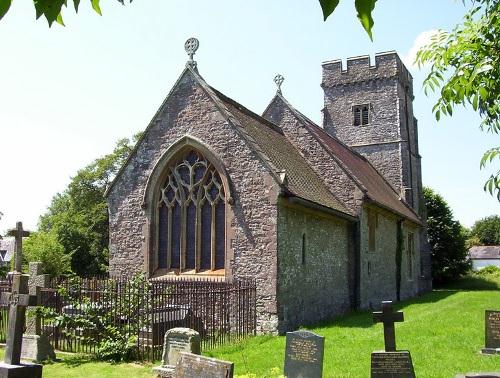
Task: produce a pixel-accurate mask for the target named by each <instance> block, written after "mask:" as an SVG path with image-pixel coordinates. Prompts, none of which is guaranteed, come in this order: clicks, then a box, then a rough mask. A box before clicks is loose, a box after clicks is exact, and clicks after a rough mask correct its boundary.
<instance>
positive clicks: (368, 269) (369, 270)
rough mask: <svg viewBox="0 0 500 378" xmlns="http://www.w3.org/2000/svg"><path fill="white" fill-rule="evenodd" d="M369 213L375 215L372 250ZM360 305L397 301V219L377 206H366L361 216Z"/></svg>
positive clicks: (365, 306) (372, 305)
mask: <svg viewBox="0 0 500 378" xmlns="http://www.w3.org/2000/svg"><path fill="white" fill-rule="evenodd" d="M369 212H373V214H376V215H375V217H376V228H375V229H376V231H375V249H374V250H373V251H371V250H369V245H368V244H369V241H368V239H369V227H368V218H369ZM360 224H361V225H360V228H361V240H360V249H361V251H360V302H361V303H360V306H361V308H372V307H378V306H380V302H381V301H389V300H393V301H395V300H396V248H397V219H396V218H395V217H392V216H390V215H389V214H388V213H385V212H380V211H378V209H377V208H376V207H364V208H363V212H362V213H361V217H360Z"/></svg>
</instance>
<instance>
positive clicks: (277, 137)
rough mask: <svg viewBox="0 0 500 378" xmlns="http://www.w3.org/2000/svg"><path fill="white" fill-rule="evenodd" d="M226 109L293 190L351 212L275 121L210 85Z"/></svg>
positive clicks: (286, 185) (309, 199)
mask: <svg viewBox="0 0 500 378" xmlns="http://www.w3.org/2000/svg"><path fill="white" fill-rule="evenodd" d="M210 90H211V91H213V93H214V94H215V96H217V98H218V99H219V100H220V101H221V102H222V103H223V105H224V106H225V108H226V109H227V111H228V112H229V113H230V114H231V115H232V116H233V117H234V118H235V119H236V120H237V121H238V124H239V126H241V127H242V128H243V130H244V135H247V136H249V137H250V138H251V139H252V141H253V142H255V144H256V147H257V149H258V150H259V152H260V153H262V154H263V155H265V157H266V158H267V159H269V161H270V162H271V164H272V166H273V167H275V169H277V172H276V174H279V173H280V172H281V171H285V172H286V178H287V179H286V181H285V182H282V185H284V186H285V187H286V188H287V189H288V191H289V192H290V194H293V195H295V196H297V197H300V198H303V199H305V200H308V201H311V202H315V203H317V204H320V205H323V206H326V207H329V208H331V209H333V210H337V211H339V212H342V213H344V214H348V215H351V214H350V213H349V211H348V210H347V208H346V207H345V206H344V205H343V204H342V203H341V202H340V201H339V200H338V199H337V198H335V196H334V195H333V194H332V193H331V192H330V190H329V189H328V188H327V187H326V185H325V184H324V183H323V180H322V179H321V178H320V177H319V176H318V175H317V174H316V172H314V170H313V169H312V168H311V167H310V165H309V164H308V163H307V161H306V160H305V159H304V158H303V157H302V155H300V153H299V151H298V150H297V149H296V148H295V147H294V146H293V145H292V144H291V143H290V141H289V140H288V139H287V138H286V136H285V135H284V133H283V131H282V130H281V129H280V128H279V127H278V126H276V125H275V124H273V123H271V122H269V121H267V120H266V119H264V118H263V117H261V116H259V115H258V114H256V113H253V112H252V111H250V110H248V109H247V108H245V107H244V106H242V105H241V104H239V103H237V102H236V101H234V100H232V99H230V98H229V97H227V96H225V95H224V94H222V93H221V92H219V91H217V90H216V89H214V88H212V87H210Z"/></svg>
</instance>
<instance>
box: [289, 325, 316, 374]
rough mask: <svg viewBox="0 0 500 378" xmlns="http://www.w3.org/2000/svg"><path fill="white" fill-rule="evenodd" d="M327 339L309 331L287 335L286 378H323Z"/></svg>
mask: <svg viewBox="0 0 500 378" xmlns="http://www.w3.org/2000/svg"><path fill="white" fill-rule="evenodd" d="M324 349H325V338H324V337H323V336H319V335H316V334H315V333H312V332H309V331H295V332H287V333H286V347H285V376H286V377H288V378H316V377H319V378H321V376H322V373H323V353H324Z"/></svg>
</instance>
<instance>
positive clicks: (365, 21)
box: [319, 0, 377, 40]
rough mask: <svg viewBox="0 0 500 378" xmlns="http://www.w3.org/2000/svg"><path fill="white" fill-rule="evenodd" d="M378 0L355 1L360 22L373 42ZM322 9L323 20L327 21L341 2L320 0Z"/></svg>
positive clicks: (337, 0)
mask: <svg viewBox="0 0 500 378" xmlns="http://www.w3.org/2000/svg"><path fill="white" fill-rule="evenodd" d="M376 1H377V0H355V1H354V5H355V7H356V11H357V12H358V14H357V16H358V19H359V22H361V25H362V26H363V28H364V29H365V30H366V32H367V33H368V36H369V37H370V39H371V40H373V36H372V28H373V18H372V12H373V9H375V2H376ZM319 3H320V5H321V9H322V10H323V19H324V20H325V21H326V19H327V18H328V17H329V16H330V15H331V14H332V13H333V11H334V10H335V8H337V5H339V0H319Z"/></svg>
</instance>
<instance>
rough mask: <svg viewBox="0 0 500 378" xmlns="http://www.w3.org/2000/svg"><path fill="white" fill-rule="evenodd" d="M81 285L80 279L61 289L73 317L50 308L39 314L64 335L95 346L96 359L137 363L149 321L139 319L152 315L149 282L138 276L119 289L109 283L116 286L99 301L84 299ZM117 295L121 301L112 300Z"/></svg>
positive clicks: (85, 297) (103, 294)
mask: <svg viewBox="0 0 500 378" xmlns="http://www.w3.org/2000/svg"><path fill="white" fill-rule="evenodd" d="M81 282H82V281H81V279H79V278H73V279H71V280H70V281H69V284H67V285H65V286H64V285H61V286H60V287H59V288H58V295H59V296H60V298H61V299H62V301H63V303H65V304H66V305H69V306H71V307H72V309H73V310H74V311H73V313H72V314H68V313H59V312H57V311H56V309H54V308H51V307H38V308H37V312H38V314H39V315H40V316H41V317H42V318H44V319H45V321H46V322H50V323H52V324H54V326H56V327H58V328H59V331H60V332H61V334H62V335H64V336H67V337H69V338H76V339H78V340H79V341H80V342H81V343H82V344H83V345H96V346H97V347H96V355H95V357H96V358H97V359H100V360H105V361H114V362H119V361H127V360H132V359H135V358H136V357H137V351H138V350H137V336H138V334H139V330H140V329H142V328H143V327H146V326H147V325H148V324H147V321H146V320H145V319H146V318H147V317H144V316H138V314H140V313H142V312H145V311H149V310H148V308H149V302H150V301H148V300H147V298H145V297H144V293H146V295H147V293H148V292H149V290H148V288H149V282H148V281H147V279H146V278H145V277H144V276H143V275H136V276H134V277H133V278H132V279H131V280H130V281H128V282H125V283H120V285H119V284H118V282H117V281H110V282H113V283H114V284H112V285H110V287H107V288H106V289H105V290H104V291H103V293H102V296H101V297H100V300H97V301H92V300H91V299H90V298H89V297H87V296H85V293H83V292H82V287H81ZM120 292H122V293H123V292H126V295H120ZM117 295H120V300H119V301H117V300H113V299H112V298H115V299H116V296H117ZM111 305H113V308H112V310H111V308H109V306H111ZM75 330H78V332H75Z"/></svg>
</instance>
